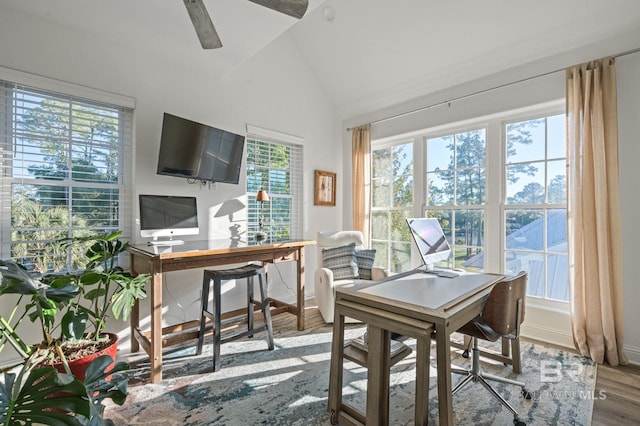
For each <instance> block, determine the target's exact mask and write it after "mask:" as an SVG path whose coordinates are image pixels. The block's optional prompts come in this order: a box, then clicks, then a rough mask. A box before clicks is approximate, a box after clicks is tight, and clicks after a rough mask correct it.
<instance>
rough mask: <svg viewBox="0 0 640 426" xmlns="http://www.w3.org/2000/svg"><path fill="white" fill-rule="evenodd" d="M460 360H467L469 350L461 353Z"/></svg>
mask: <svg viewBox="0 0 640 426" xmlns="http://www.w3.org/2000/svg"><path fill="white" fill-rule="evenodd" d="M462 358H466V359H469V349H465V350H464V352H462Z"/></svg>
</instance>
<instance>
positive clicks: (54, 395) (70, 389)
mask: <svg viewBox="0 0 640 426" xmlns="http://www.w3.org/2000/svg"><path fill="white" fill-rule="evenodd" d="M90 405H91V404H90V401H89V397H88V396H87V390H86V388H85V386H84V384H83V383H82V382H80V381H78V380H76V379H75V378H74V377H73V376H70V375H68V374H62V373H58V371H56V369H55V368H53V367H44V368H30V364H29V363H26V364H24V365H23V367H22V369H21V370H20V372H19V373H18V376H17V378H16V376H15V374H13V373H5V382H4V384H2V385H0V422H2V424H3V425H15V424H33V423H35V424H45V425H51V426H75V425H82V424H84V423H86V419H88V418H89V417H90V413H91V406H90ZM76 415H77V416H76Z"/></svg>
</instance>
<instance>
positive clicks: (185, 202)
mask: <svg viewBox="0 0 640 426" xmlns="http://www.w3.org/2000/svg"><path fill="white" fill-rule="evenodd" d="M139 201H140V236H141V237H143V238H153V241H152V242H151V244H164V245H172V244H181V243H183V242H184V241H182V240H174V239H173V237H174V236H177V235H197V234H198V233H199V232H200V230H199V228H198V206H197V203H196V198H195V197H183V196H173V195H142V194H141V195H140V196H139ZM158 237H169V239H168V240H158Z"/></svg>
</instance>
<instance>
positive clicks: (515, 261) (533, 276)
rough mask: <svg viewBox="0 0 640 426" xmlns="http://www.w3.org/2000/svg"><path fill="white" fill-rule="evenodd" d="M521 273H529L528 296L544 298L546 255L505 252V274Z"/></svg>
mask: <svg viewBox="0 0 640 426" xmlns="http://www.w3.org/2000/svg"><path fill="white" fill-rule="evenodd" d="M520 271H527V295H529V296H536V297H544V293H545V292H544V281H545V280H544V279H545V276H544V255H542V254H534V253H521V252H516V251H509V250H507V251H506V252H505V273H506V274H508V275H516V274H517V273H518V272H520Z"/></svg>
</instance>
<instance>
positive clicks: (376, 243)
mask: <svg viewBox="0 0 640 426" xmlns="http://www.w3.org/2000/svg"><path fill="white" fill-rule="evenodd" d="M371 158H372V162H373V164H372V167H371V177H372V179H371V181H372V182H371V183H372V185H371V188H372V192H373V193H372V197H371V199H372V207H371V247H372V248H374V249H376V266H381V267H383V268H389V269H390V270H391V271H392V272H402V271H405V270H408V269H409V268H410V266H411V244H412V243H411V242H410V241H411V234H410V233H409V228H408V227H407V225H406V222H405V218H407V217H411V216H413V215H412V211H413V203H414V201H413V142H412V141H411V142H407V141H403V142H401V143H399V144H398V145H395V146H391V147H387V148H380V149H374V150H372V156H371Z"/></svg>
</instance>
